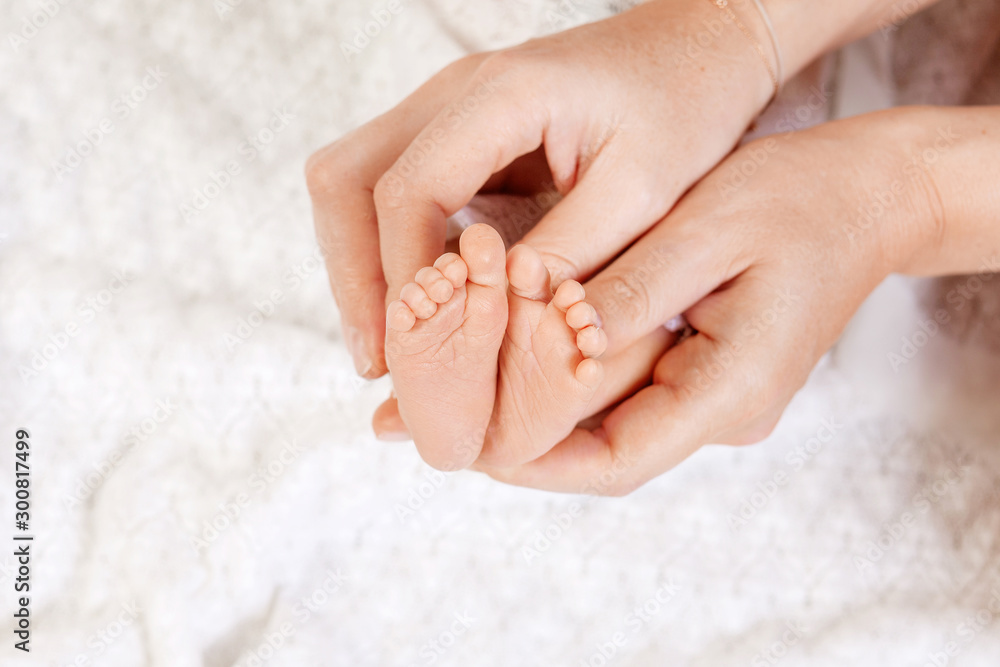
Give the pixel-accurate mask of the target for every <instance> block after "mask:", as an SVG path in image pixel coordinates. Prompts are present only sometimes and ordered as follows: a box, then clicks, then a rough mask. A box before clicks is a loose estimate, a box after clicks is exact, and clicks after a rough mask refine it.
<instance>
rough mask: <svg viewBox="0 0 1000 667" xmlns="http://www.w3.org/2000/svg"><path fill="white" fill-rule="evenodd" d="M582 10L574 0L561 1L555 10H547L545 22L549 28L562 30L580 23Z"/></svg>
mask: <svg viewBox="0 0 1000 667" xmlns="http://www.w3.org/2000/svg"><path fill="white" fill-rule="evenodd" d="M580 18H581V17H580V8H579V7H578V6H577V4H576V3H575V2H573V0H559V3H558V4H557V5H556V6H555V8H554V9H547V10H545V20H546V22H547V23H548V24H549V28H551V29H553V30H561V29H565V28H568V27H570V26H572V25H575V24H577V23H579V21H580Z"/></svg>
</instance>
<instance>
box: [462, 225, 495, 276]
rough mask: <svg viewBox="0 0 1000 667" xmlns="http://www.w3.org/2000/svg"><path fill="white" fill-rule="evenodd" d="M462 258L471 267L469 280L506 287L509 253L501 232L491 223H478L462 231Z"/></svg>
mask: <svg viewBox="0 0 1000 667" xmlns="http://www.w3.org/2000/svg"><path fill="white" fill-rule="evenodd" d="M459 248H460V252H461V254H462V259H464V260H465V263H466V265H467V266H468V267H469V281H470V282H472V283H475V284H477V285H483V286H484V287H504V286H505V285H506V282H507V275H506V271H505V269H506V262H505V257H506V254H507V251H506V249H505V248H504V245H503V239H502V238H500V234H498V233H497V231H496V230H495V229H493V228H492V227H490V226H489V225H484V224H477V225H473V226H471V227H469V228H468V229H466V230H465V231H464V232H462V238H461V239H460V240H459Z"/></svg>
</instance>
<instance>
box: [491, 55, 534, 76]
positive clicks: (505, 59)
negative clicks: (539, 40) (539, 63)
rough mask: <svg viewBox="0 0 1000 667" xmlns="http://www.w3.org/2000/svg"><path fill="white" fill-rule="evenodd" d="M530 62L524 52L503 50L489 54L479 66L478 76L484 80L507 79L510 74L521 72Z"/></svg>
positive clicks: (530, 58)
mask: <svg viewBox="0 0 1000 667" xmlns="http://www.w3.org/2000/svg"><path fill="white" fill-rule="evenodd" d="M531 60H532V57H531V56H529V55H528V54H527V53H525V52H524V51H521V50H519V49H504V50H502V51H497V52H496V53H493V54H491V55H490V56H489V57H488V58H486V59H485V60H483V62H482V63H481V64H480V65H479V71H478V74H479V75H480V76H481V77H484V78H492V77H504V78H506V77H508V76H510V75H511V74H514V73H517V72H521V71H523V70H524V69H525V66H526V65H527V64H528V63H529V61H531Z"/></svg>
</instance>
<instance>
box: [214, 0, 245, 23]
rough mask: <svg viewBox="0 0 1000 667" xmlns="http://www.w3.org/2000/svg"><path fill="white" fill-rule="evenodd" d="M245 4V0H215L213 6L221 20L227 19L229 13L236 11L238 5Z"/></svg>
mask: <svg viewBox="0 0 1000 667" xmlns="http://www.w3.org/2000/svg"><path fill="white" fill-rule="evenodd" d="M242 6H243V0H214V2H213V3H212V8H213V9H215V15H216V16H218V17H219V20H220V21H225V20H226V19H227V18H229V15H230V14H232V13H233V12H234V11H236V8H237V7H242Z"/></svg>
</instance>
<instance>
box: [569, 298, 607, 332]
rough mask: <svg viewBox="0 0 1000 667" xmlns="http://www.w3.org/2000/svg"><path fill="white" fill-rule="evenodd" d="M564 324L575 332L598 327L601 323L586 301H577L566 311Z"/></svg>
mask: <svg viewBox="0 0 1000 667" xmlns="http://www.w3.org/2000/svg"><path fill="white" fill-rule="evenodd" d="M566 324H568V325H569V326H570V327H572V328H573V329H574V330H575V331H580V330H581V329H586V328H587V327H592V326H600V324H601V321H600V319H599V318H598V316H597V311H596V310H595V309H594V307H593V306H591V305H590V304H589V303H587V302H586V301H577V302H576V303H575V304H573V305H572V306H570V307H569V310H567V311H566Z"/></svg>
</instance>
